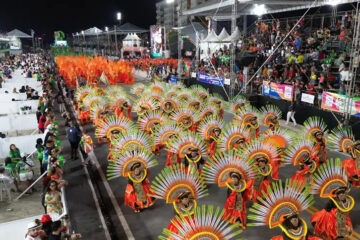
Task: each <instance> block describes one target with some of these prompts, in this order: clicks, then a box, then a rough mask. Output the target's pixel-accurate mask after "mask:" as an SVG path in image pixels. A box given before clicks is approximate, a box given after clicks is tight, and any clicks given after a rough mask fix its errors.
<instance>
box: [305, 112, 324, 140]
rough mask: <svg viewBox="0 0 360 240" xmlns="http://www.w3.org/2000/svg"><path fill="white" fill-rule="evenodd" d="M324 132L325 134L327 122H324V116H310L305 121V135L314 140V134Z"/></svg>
mask: <svg viewBox="0 0 360 240" xmlns="http://www.w3.org/2000/svg"><path fill="white" fill-rule="evenodd" d="M319 131H321V132H323V133H324V134H325V133H326V132H325V131H326V123H325V122H324V120H322V118H320V117H317V116H315V117H309V118H308V119H307V120H306V121H305V122H304V128H303V131H302V132H303V134H304V135H303V137H304V138H306V139H308V140H311V141H314V140H315V138H314V135H315V134H316V133H317V132H319Z"/></svg>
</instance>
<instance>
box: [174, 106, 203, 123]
mask: <svg viewBox="0 0 360 240" xmlns="http://www.w3.org/2000/svg"><path fill="white" fill-rule="evenodd" d="M170 118H171V120H173V121H175V122H176V124H177V125H179V126H184V127H185V128H189V127H190V126H192V125H193V124H194V123H195V122H196V121H197V114H196V113H195V112H194V111H192V110H190V109H186V108H180V109H178V110H177V111H176V112H174V113H173V114H172V115H171V117H170ZM185 118H188V119H190V122H189V123H188V124H184V122H183V120H184V119H185Z"/></svg>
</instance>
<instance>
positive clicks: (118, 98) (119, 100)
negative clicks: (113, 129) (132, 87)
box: [109, 94, 130, 107]
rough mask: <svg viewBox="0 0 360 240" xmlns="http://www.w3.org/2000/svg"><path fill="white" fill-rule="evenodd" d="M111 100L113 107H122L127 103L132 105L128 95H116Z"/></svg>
mask: <svg viewBox="0 0 360 240" xmlns="http://www.w3.org/2000/svg"><path fill="white" fill-rule="evenodd" d="M109 99H111V105H112V106H114V107H116V106H121V105H123V104H124V103H125V102H127V103H128V104H130V101H129V98H128V97H127V96H126V94H119V95H114V96H113V97H109Z"/></svg>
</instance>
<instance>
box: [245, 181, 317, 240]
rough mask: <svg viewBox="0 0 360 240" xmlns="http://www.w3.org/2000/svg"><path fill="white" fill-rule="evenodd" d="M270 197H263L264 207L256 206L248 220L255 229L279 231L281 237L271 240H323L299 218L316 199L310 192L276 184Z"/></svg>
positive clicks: (288, 183)
mask: <svg viewBox="0 0 360 240" xmlns="http://www.w3.org/2000/svg"><path fill="white" fill-rule="evenodd" d="M269 192H271V194H270V195H267V194H266V193H264V195H263V199H264V201H262V202H261V203H256V204H254V205H253V206H252V207H251V209H250V212H252V214H250V215H249V218H251V219H253V220H254V221H255V223H253V224H252V225H253V226H263V225H265V226H266V225H268V226H269V228H270V229H272V228H275V227H279V228H281V230H282V234H281V235H280V236H275V237H272V238H271V240H322V238H319V237H316V236H314V235H313V234H312V233H311V232H310V231H309V230H308V226H307V224H306V222H305V220H304V219H302V218H300V216H299V214H300V213H301V212H302V211H304V210H306V209H307V208H309V207H310V206H311V205H312V204H313V203H314V197H313V196H312V195H310V192H309V190H308V189H307V188H306V187H304V186H302V185H301V184H299V183H298V182H293V181H290V180H289V179H287V180H286V182H285V186H283V184H282V182H281V181H280V182H277V183H275V184H273V185H272V186H271V187H270V188H269Z"/></svg>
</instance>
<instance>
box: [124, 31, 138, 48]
mask: <svg viewBox="0 0 360 240" xmlns="http://www.w3.org/2000/svg"><path fill="white" fill-rule="evenodd" d="M135 45H136V46H137V47H140V45H141V39H140V38H139V36H138V35H137V34H136V33H128V35H126V37H125V38H124V40H123V46H129V47H134V46H135Z"/></svg>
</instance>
